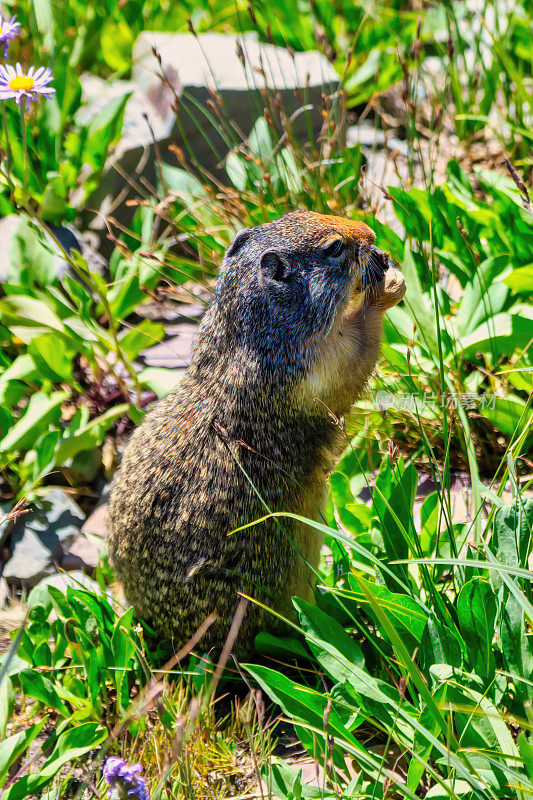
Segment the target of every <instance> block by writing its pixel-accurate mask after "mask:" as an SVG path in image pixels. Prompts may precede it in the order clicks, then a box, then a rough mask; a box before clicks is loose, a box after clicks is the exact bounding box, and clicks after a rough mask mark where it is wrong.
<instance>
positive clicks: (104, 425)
mask: <svg viewBox="0 0 533 800" xmlns="http://www.w3.org/2000/svg"><path fill="white" fill-rule="evenodd" d="M129 408H130V404H129V403H122V404H121V405H119V406H114V407H113V408H110V409H109V411H106V412H105V413H104V414H100V416H99V417H95V418H94V419H92V420H91V421H90V422H88V423H87V424H86V425H83V426H82V427H80V428H77V429H76V430H75V432H74V434H73V435H71V436H69V435H68V433H69V431H68V430H67V432H66V433H67V436H66V438H64V439H62V441H61V442H60V443H59V446H58V448H57V452H56V455H55V461H56V464H57V465H58V466H60V465H62V464H64V463H65V462H66V461H68V459H69V458H73V457H74V456H75V455H77V453H81V452H82V451H83V450H91V449H92V448H93V447H97V446H98V445H100V444H101V443H102V442H103V440H104V436H105V435H106V433H107V431H108V430H109V429H110V427H111V426H112V425H113V423H114V422H115V421H116V420H117V419H120V417H122V416H124V414H127V413H128V411H129ZM0 446H1V443H0Z"/></svg>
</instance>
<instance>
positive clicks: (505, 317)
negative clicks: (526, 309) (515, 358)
mask: <svg viewBox="0 0 533 800" xmlns="http://www.w3.org/2000/svg"><path fill="white" fill-rule="evenodd" d="M531 314H533V309H532V311H531ZM531 314H529V315H528V314H527V313H525V314H524V313H521V314H517V313H515V314H509V313H507V312H502V313H501V314H496V315H495V316H494V317H493V318H492V319H490V320H487V321H486V322H483V323H482V324H481V325H480V326H479V327H478V328H476V330H474V331H472V333H469V334H467V335H466V336H463V337H462V338H461V339H460V340H457V344H456V346H457V351H458V352H460V351H462V352H463V354H464V355H472V354H475V353H476V352H477V351H480V352H482V353H484V352H486V353H493V354H494V355H495V356H500V355H504V356H509V355H510V354H511V353H514V352H515V350H517V349H521V348H524V347H526V345H527V344H528V343H529V341H530V340H531V338H532V337H533V318H532V317H531Z"/></svg>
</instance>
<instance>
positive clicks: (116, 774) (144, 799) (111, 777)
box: [103, 756, 150, 800]
mask: <svg viewBox="0 0 533 800" xmlns="http://www.w3.org/2000/svg"><path fill="white" fill-rule="evenodd" d="M140 772H142V766H141V764H132V766H131V767H128V765H127V764H126V762H125V761H123V760H122V759H121V758H116V757H115V756H111V757H110V758H108V759H107V760H106V762H105V765H104V769H103V773H104V778H105V779H106V781H107V782H108V784H109V786H110V787H111V789H112V790H115V792H116V794H115V796H116V797H118V798H120V800H122V798H124V800H126V798H128V797H132V798H134V800H150V793H149V792H148V786H147V785H146V781H145V780H144V778H141V776H140V774H139V773H140Z"/></svg>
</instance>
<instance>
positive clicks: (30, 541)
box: [3, 489, 85, 587]
mask: <svg viewBox="0 0 533 800" xmlns="http://www.w3.org/2000/svg"><path fill="white" fill-rule="evenodd" d="M84 520H85V515H84V514H83V512H82V511H81V509H80V508H79V506H78V505H77V504H76V503H75V502H74V501H73V500H72V498H71V497H70V496H69V495H68V494H67V493H66V492H64V491H63V490H62V489H52V490H51V491H50V492H48V494H47V495H46V497H44V498H42V500H39V502H38V503H36V504H35V506H34V508H33V510H32V511H30V512H29V513H28V514H25V515H24V516H23V517H20V518H19V519H18V520H17V522H16V523H15V525H14V527H13V530H12V532H11V537H10V541H11V550H12V556H11V558H10V559H9V561H8V562H7V563H6V565H5V567H4V572H3V575H4V578H5V579H6V581H7V582H8V583H10V584H14V585H17V586H20V585H23V586H26V587H31V586H35V585H36V584H37V583H38V582H39V581H40V580H42V578H44V577H46V576H47V575H51V574H53V573H54V572H55V569H56V564H61V561H62V558H63V554H64V553H65V552H68V551H69V549H70V547H71V545H72V544H73V543H74V541H75V539H76V537H77V536H79V532H80V528H81V525H82V523H83V521H84Z"/></svg>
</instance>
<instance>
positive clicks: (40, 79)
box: [0, 64, 55, 111]
mask: <svg viewBox="0 0 533 800" xmlns="http://www.w3.org/2000/svg"><path fill="white" fill-rule="evenodd" d="M52 78H53V75H52V71H51V70H50V69H49V68H48V67H39V68H38V69H35V67H30V68H29V70H28V72H27V73H26V72H23V70H22V67H21V66H20V64H17V65H16V67H13V66H12V65H11V64H4V65H2V64H0V100H11V99H14V100H15V101H16V102H17V103H18V104H19V105H20V104H21V102H22V99H23V98H24V97H25V98H26V111H28V110H29V108H30V102H31V100H36V98H37V95H39V94H44V95H47V94H54V92H55V89H54V88H53V87H52V86H48V84H49V83H50V81H51V80H52Z"/></svg>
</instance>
